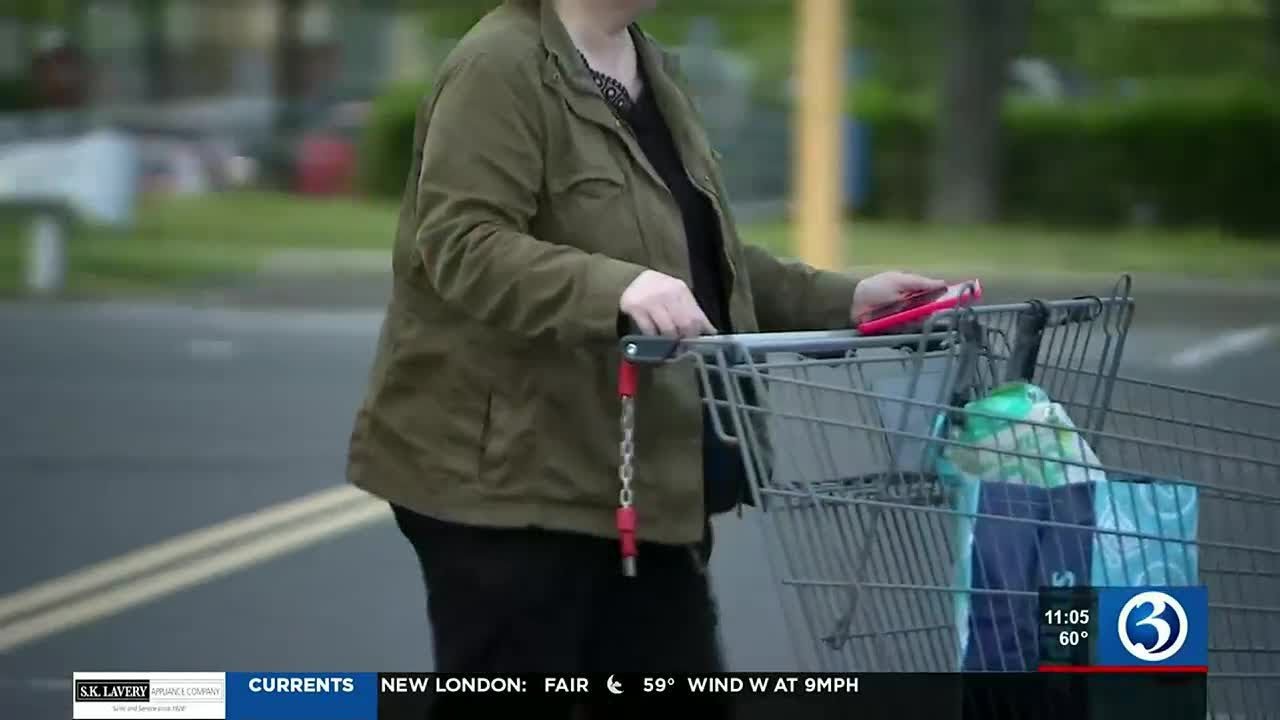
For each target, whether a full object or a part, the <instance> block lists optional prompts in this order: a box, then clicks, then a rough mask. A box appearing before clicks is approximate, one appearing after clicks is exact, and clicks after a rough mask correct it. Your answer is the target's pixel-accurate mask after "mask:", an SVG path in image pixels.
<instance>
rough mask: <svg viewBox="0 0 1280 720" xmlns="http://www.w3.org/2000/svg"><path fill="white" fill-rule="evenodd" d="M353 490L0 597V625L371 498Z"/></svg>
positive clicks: (245, 518)
mask: <svg viewBox="0 0 1280 720" xmlns="http://www.w3.org/2000/svg"><path fill="white" fill-rule="evenodd" d="M368 497H369V496H368V495H366V494H365V493H364V492H363V491H361V490H359V489H357V488H355V487H352V486H350V485H339V486H337V487H334V488H330V489H328V490H322V491H320V492H317V493H313V494H311V495H307V496H304V497H301V498H298V499H296V500H290V501H288V502H284V503H280V504H278V505H273V506H270V507H266V508H263V509H261V510H257V511H254V512H252V513H249V514H247V515H241V516H239V517H235V518H232V519H230V520H227V521H226V522H222V523H218V524H217V525H211V526H209V527H207V528H202V529H200V530H196V531H194V532H190V533H187V534H185V535H179V536H177V537H174V538H171V539H169V540H165V541H163V542H160V543H157V544H155V545H150V546H148V547H144V548H140V549H138V550H135V551H132V552H129V553H126V554H124V555H120V556H119V557H115V558H111V559H109V560H104V561H103V562H100V563H96V564H94V565H90V566H88V567H86V568H83V569H81V570H77V571H75V572H72V573H70V574H68V575H63V576H62V577H58V578H54V579H52V580H48V581H45V582H42V583H39V584H37V585H33V586H31V587H29V588H26V589H24V590H19V591H18V592H15V593H13V594H10V595H6V596H4V597H0V623H3V622H6V621H8V620H11V619H13V618H15V617H17V616H19V615H22V614H25V613H30V612H34V611H37V610H39V609H41V608H43V607H47V606H49V605H53V604H55V603H59V602H62V601H64V600H67V599H70V598H73V597H75V596H78V595H83V594H85V593H87V592H91V591H93V590H95V589H98V588H101V587H104V586H107V585H111V584H114V583H118V582H121V581H123V580H127V579H129V578H131V577H135V576H137V575H140V574H142V573H144V572H148V571H151V570H154V569H156V568H160V567H163V566H164V565H167V564H169V563H172V562H176V561H177V560H180V559H182V558H185V557H189V556H192V555H195V554H198V553H204V552H208V551H210V550H212V549H214V548H216V547H218V546H219V545H224V544H227V543H230V542H234V541H236V540H239V539H242V538H245V537H248V536H249V535H253V534H256V533H260V532H264V531H266V530H269V529H271V528H273V527H277V526H279V525H283V524H285V523H289V522H293V521H295V520H298V519H299V518H302V517H306V516H308V515H312V514H317V513H324V512H329V511H332V510H334V509H335V508H338V507H341V506H344V505H347V504H350V503H353V502H356V501H359V500H361V499H364V498H368Z"/></svg>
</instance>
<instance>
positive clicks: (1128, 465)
mask: <svg viewBox="0 0 1280 720" xmlns="http://www.w3.org/2000/svg"><path fill="white" fill-rule="evenodd" d="M1133 314H1134V302H1133V299H1132V297H1131V294H1130V284H1129V281H1128V279H1127V278H1125V279H1123V280H1122V281H1121V282H1120V283H1118V284H1117V286H1116V288H1115V289H1114V290H1113V291H1112V292H1111V293H1110V294H1109V295H1104V296H1101V297H1093V296H1091V297H1081V298H1073V299H1064V300H1053V301H1028V302H1024V303H1016V304H1001V305H980V304H976V303H973V302H965V303H962V304H961V306H959V307H957V308H955V309H953V310H949V311H945V312H942V313H938V314H936V315H935V316H933V317H932V318H930V319H928V320H927V321H926V322H925V323H924V324H923V325H922V326H920V327H918V328H915V329H913V330H912V331H911V332H909V333H904V334H899V335H892V336H859V335H858V334H857V333H855V332H852V331H850V332H802V333H759V334H741V335H734V336H720V337H708V338H701V339H697V340H689V341H682V342H679V343H674V342H671V341H666V340H662V339H660V338H649V337H640V336H631V337H627V338H625V339H624V340H623V345H622V351H623V358H624V360H623V365H624V369H627V368H637V367H644V366H646V365H669V364H679V363H686V362H687V363H690V364H691V367H692V368H693V370H694V372H696V373H697V375H698V377H699V378H700V379H701V387H702V394H703V399H704V402H705V403H707V404H708V405H709V406H711V408H712V409H713V410H714V412H713V413H712V419H713V421H714V425H715V429H716V432H717V433H718V434H719V435H720V436H721V439H722V440H724V441H725V442H728V443H730V444H732V445H734V446H736V447H737V448H739V449H740V451H741V457H742V461H743V464H744V466H745V468H746V471H747V477H748V481H749V485H750V490H751V501H752V503H753V504H754V505H755V507H756V510H757V511H758V512H754V513H753V517H755V518H758V519H759V521H760V522H761V524H762V526H763V531H764V533H765V540H766V545H767V547H768V550H769V553H770V558H769V559H770V567H771V569H772V572H773V579H774V580H775V581H776V583H777V585H778V586H779V588H780V591H781V595H782V597H781V600H782V605H783V609H784V612H785V614H786V619H787V622H788V626H789V630H790V636H791V639H792V642H793V644H794V651H795V654H796V657H797V658H798V660H799V664H800V666H801V668H802V669H806V670H818V671H839V672H846V671H847V672H858V671H872V670H874V671H889V672H894V671H896V672H954V671H958V670H964V669H974V668H975V667H977V668H979V669H982V670H996V671H1001V670H1003V671H1025V670H1035V669H1036V668H1035V663H1036V657H1037V648H1036V647H1035V645H1036V643H1037V642H1038V638H1037V637H1036V636H1035V629H1034V628H1032V629H1031V633H1032V634H1030V635H1027V634H1026V632H1025V631H1026V628H1021V629H1019V631H1018V632H1014V631H1013V629H1009V628H1006V629H1007V630H1010V634H1008V635H1005V636H1002V637H1001V638H1000V639H999V641H998V642H995V643H992V642H987V641H983V640H982V639H981V638H975V637H973V636H972V633H971V631H970V629H969V628H968V625H967V620H966V618H968V617H971V616H972V614H973V612H974V607H975V606H977V605H979V604H981V605H983V606H984V607H985V608H987V609H988V610H990V611H991V612H989V613H988V614H987V616H986V617H987V620H988V622H994V623H997V624H998V623H999V621H1000V618H1002V617H1004V618H1008V617H1013V616H1014V615H1016V614H1017V613H1018V612H1025V611H1026V608H1027V607H1028V604H1030V607H1033V608H1034V607H1036V605H1035V604H1036V602H1037V597H1038V591H1039V589H1040V588H1039V586H1041V585H1052V584H1060V585H1073V584H1090V581H1089V578H1085V579H1084V581H1081V579H1080V578H1078V577H1072V573H1064V574H1065V575H1067V577H1064V578H1058V577H1053V578H1043V577H1042V578H1032V580H1030V581H1025V582H1024V583H1023V586H1017V585H1018V584H1017V583H1010V582H1003V579H1002V578H995V581H994V582H985V584H984V583H979V584H978V585H975V583H974V582H973V577H974V576H975V575H976V574H981V572H980V573H974V572H973V571H972V567H973V564H974V562H975V556H974V546H973V542H974V541H973V538H974V534H975V530H974V528H975V526H976V524H977V523H979V522H986V523H988V525H987V526H984V527H988V528H989V527H991V523H993V522H999V523H1001V524H1002V525H1003V526H1004V528H1005V529H1004V530H1002V531H1001V532H1007V533H1008V535H1007V537H1008V538H1010V539H1017V538H1020V539H1018V540H1016V541H1010V542H1005V543H997V545H996V547H994V548H992V547H990V546H989V545H990V544H989V543H988V547H986V548H985V552H986V555H987V556H986V558H985V561H986V562H989V563H991V562H994V564H995V565H997V566H999V565H1001V564H1004V565H1010V564H1015V565H1016V564H1019V563H1023V564H1025V560H1026V557H1027V553H1028V552H1030V553H1033V554H1035V555H1036V556H1049V555H1052V554H1053V553H1054V552H1057V553H1060V554H1061V553H1064V552H1067V551H1064V550H1063V549H1062V547H1059V548H1057V549H1056V550H1055V548H1053V547H1050V545H1052V544H1053V543H1058V544H1060V545H1061V543H1062V542H1063V540H1062V538H1064V537H1070V536H1071V533H1072V531H1077V532H1076V537H1077V542H1078V541H1079V537H1088V538H1090V541H1089V542H1090V548H1089V550H1090V552H1092V553H1093V554H1094V558H1095V560H1097V559H1098V558H1103V560H1098V561H1097V562H1092V561H1091V563H1090V567H1089V569H1088V570H1087V571H1086V572H1092V573H1093V577H1092V584H1105V585H1120V586H1137V585H1144V584H1151V585H1169V586H1177V585H1206V586H1207V587H1208V590H1209V595H1210V625H1211V627H1210V632H1209V645H1210V655H1209V668H1210V698H1209V702H1210V716H1211V717H1214V718H1228V717H1231V718H1236V717H1261V716H1264V715H1267V714H1269V713H1272V712H1275V709H1276V708H1280V527H1278V521H1280V406H1277V405H1274V404H1268V403H1264V402H1255V401H1250V400H1246V399H1240V398H1233V397H1226V396H1222V395H1217V394H1212V393H1208V392H1202V391H1199V390H1192V389H1185V388H1179V387H1172V386H1169V385H1163V384H1158V383H1155V382H1146V381H1142V380H1138V379H1133V378H1129V377H1126V376H1123V375H1121V374H1120V372H1119V370H1120V365H1121V358H1122V356H1123V354H1124V348H1125V342H1126V339H1127V336H1128V331H1129V328H1130V326H1131V323H1132V319H1133ZM626 374H628V373H624V375H626ZM1019 380H1023V381H1029V382H1031V383H1033V384H1034V386H1035V387H1038V388H1042V389H1043V390H1044V391H1045V392H1046V393H1047V395H1048V396H1049V397H1050V398H1051V399H1052V401H1053V402H1054V403H1057V405H1058V406H1059V408H1060V409H1061V410H1063V411H1065V413H1066V414H1067V416H1068V417H1069V420H1070V422H1071V423H1073V424H1074V426H1075V429H1074V430H1073V431H1070V432H1062V431H1060V430H1061V428H1060V426H1059V424H1058V423H1057V422H1056V421H1055V422H1049V421H1034V420H1026V421H1008V420H1001V418H1002V417H1003V416H1000V415H991V414H984V413H983V412H980V411H978V410H975V409H974V407H975V405H972V404H971V403H975V401H977V400H980V399H982V398H984V397H988V396H989V394H990V393H992V392H993V391H994V390H996V389H998V388H1000V387H1008V385H1007V383H1010V382H1014V381H1019ZM626 385H627V391H628V392H627V393H625V394H628V395H629V394H630V393H633V392H643V388H639V389H638V390H637V389H636V388H634V387H632V385H633V384H632V383H631V382H630V381H628V382H627V383H626ZM631 408H632V406H631V404H630V402H628V403H626V404H624V426H625V427H627V428H630V427H632V425H633V423H632V422H628V418H627V417H626V416H627V415H628V414H629V413H631V412H633V410H632V409H631ZM630 420H632V421H634V418H630ZM983 421H999V424H997V425H994V426H992V425H990V424H988V427H996V428H998V429H999V432H997V433H995V434H994V435H991V436H989V437H988V438H987V439H986V440H985V441H983V442H978V441H976V440H966V437H967V436H966V434H965V432H962V430H964V429H965V428H970V429H971V428H972V427H974V426H975V425H974V424H975V423H982V422H983ZM1001 433H1008V437H1009V438H1012V439H1011V440H1010V441H1009V442H1001V441H996V442H992V440H991V438H993V437H994V438H996V439H997V440H998V439H999V438H1000V437H1002V435H1001ZM1046 438H1047V439H1048V441H1046ZM643 442H644V440H643V438H642V437H633V436H632V435H631V434H630V432H628V435H627V442H626V443H624V444H625V445H626V451H627V452H630V451H631V449H632V443H635V444H639V445H642V444H643ZM975 458H978V459H979V462H978V467H979V468H980V469H981V468H982V467H986V468H987V469H988V470H989V469H990V468H992V467H995V468H996V469H997V471H1000V470H1001V469H1003V471H1005V472H1011V473H1012V475H1013V476H1017V477H1022V478H1024V479H1025V478H1027V477H1040V478H1041V479H1044V478H1045V477H1047V476H1049V475H1053V474H1054V473H1057V475H1056V477H1058V479H1060V480H1061V479H1063V478H1066V481H1067V484H1068V485H1072V484H1073V483H1071V482H1070V480H1072V479H1077V480H1078V479H1083V480H1089V481H1094V482H1093V483H1084V484H1092V485H1094V489H1093V490H1092V491H1091V492H1093V493H1094V494H1096V495H1097V496H1099V497H1101V496H1103V495H1105V496H1106V500H1105V501H1103V500H1100V499H1098V498H1097V497H1095V498H1093V501H1092V505H1091V507H1092V512H1091V514H1090V517H1088V518H1084V517H1081V516H1080V514H1079V513H1076V514H1075V515H1072V514H1071V513H1070V512H1066V511H1063V512H1061V514H1059V515H1055V511H1060V510H1062V508H1061V507H1057V506H1056V505H1055V503H1052V502H1051V503H1049V504H1048V508H1047V510H1044V509H1043V508H1042V509H1041V510H1042V511H1041V512H1039V514H1033V513H1025V514H1023V515H1022V516H1019V515H1018V513H1012V514H1010V513H1004V512H1000V513H996V512H994V511H992V510H991V509H990V508H987V507H984V508H983V509H981V510H979V508H978V507H976V506H975V505H974V503H973V497H972V495H973V487H972V485H966V484H965V483H963V482H956V480H955V478H956V476H955V475H954V474H950V475H949V474H948V473H947V472H942V471H941V470H940V468H944V467H951V468H953V469H954V467H955V466H956V464H957V463H958V464H963V463H964V462H965V461H966V459H967V460H968V461H973V460H974V459H975ZM947 463H949V464H947ZM624 465H627V466H628V467H629V464H628V463H625V462H624ZM623 475H624V477H623V481H624V485H627V484H628V483H629V480H630V478H629V476H628V475H627V473H626V472H624V473H623ZM1170 493H1171V494H1170ZM629 496H630V488H629V486H628V487H625V488H624V500H625V501H626V503H629V502H630V500H631V498H630V497H629ZM1188 500H1193V501H1194V503H1195V508H1194V512H1186V511H1185V508H1184V507H1183V506H1184V505H1185V504H1186V502H1187V501H1188ZM1170 502H1173V503H1174V504H1175V510H1177V509H1179V508H1181V509H1182V510H1183V512H1173V513H1172V519H1170V517H1169V513H1168V511H1169V507H1168V506H1169V503H1170ZM1162 503H1163V504H1162ZM1139 505H1142V506H1143V507H1146V505H1150V507H1149V508H1147V510H1150V512H1149V513H1147V514H1146V515H1141V516H1139V514H1138V511H1137V510H1135V508H1137V507H1138V506H1139ZM1144 512H1145V510H1144ZM1050 530H1056V532H1050ZM1081 533H1083V535H1081ZM1069 544H1070V543H1068V545H1069ZM993 552H994V553H995V555H994V556H993V555H992V553H993ZM1000 553H1006V556H1005V557H1001V556H1000ZM1010 554H1012V555H1018V557H1014V558H1010V557H1009V556H1008V555H1010ZM1019 558H1021V559H1019ZM640 571H641V572H643V569H641V570H640ZM1099 571H1101V572H1102V573H1103V574H1104V577H1101V578H1099V577H1098V572H1099ZM982 572H986V573H987V575H991V574H992V572H991V571H982ZM1108 572H1109V573H1110V576H1105V575H1106V573H1108ZM997 574H998V573H997ZM987 580H988V581H990V580H991V578H990V577H988V578H987ZM1006 606H1007V608H1006ZM1032 612H1034V610H1033V611H1032ZM1011 613H1012V614H1011ZM996 630H1000V628H998V627H997V628H996ZM984 653H989V654H990V655H991V656H990V657H983V655H984Z"/></svg>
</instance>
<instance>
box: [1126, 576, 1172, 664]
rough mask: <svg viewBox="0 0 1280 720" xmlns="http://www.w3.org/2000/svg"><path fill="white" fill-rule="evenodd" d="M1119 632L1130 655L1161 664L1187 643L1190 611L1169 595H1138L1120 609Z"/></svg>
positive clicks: (1152, 593)
mask: <svg viewBox="0 0 1280 720" xmlns="http://www.w3.org/2000/svg"><path fill="white" fill-rule="evenodd" d="M1116 631H1117V632H1119V633H1120V644H1121V645H1124V649H1125V650H1128V651H1129V654H1130V655H1132V656H1134V657H1135V658H1137V659H1139V660H1141V661H1143V662H1153V663H1154V662H1160V661H1161V660H1167V659H1168V658H1171V657H1173V656H1174V655H1175V654H1176V653H1177V652H1178V651H1179V650H1181V649H1182V646H1183V644H1184V643H1186V642H1187V611H1186V610H1185V609H1183V607H1182V603H1180V602H1178V601H1177V600H1175V599H1174V598H1173V596H1171V595H1169V594H1168V593H1165V592H1161V591H1159V590H1149V591H1147V592H1144V593H1138V594H1137V595H1134V596H1133V597H1131V598H1129V602H1127V603H1125V604H1124V607H1122V608H1120V620H1119V621H1118V622H1117V623H1116Z"/></svg>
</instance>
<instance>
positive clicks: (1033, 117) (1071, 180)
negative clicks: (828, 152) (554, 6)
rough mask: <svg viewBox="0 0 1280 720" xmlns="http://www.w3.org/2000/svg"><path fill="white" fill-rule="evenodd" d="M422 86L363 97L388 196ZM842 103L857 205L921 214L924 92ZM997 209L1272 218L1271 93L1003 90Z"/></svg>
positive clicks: (1277, 137) (368, 173)
mask: <svg viewBox="0 0 1280 720" xmlns="http://www.w3.org/2000/svg"><path fill="white" fill-rule="evenodd" d="M427 92H428V88H427V86H426V85H425V84H423V83H419V84H413V85H406V86H402V87H400V88H397V89H395V90H393V91H392V92H389V93H387V94H386V95H384V96H383V97H382V98H380V99H379V100H378V102H377V103H376V104H375V107H374V111H373V115H372V120H371V122H370V124H369V129H368V132H367V136H366V138H365V142H364V148H363V152H362V153H361V155H362V173H361V176H362V183H361V184H362V187H363V189H364V190H365V191H366V192H367V193H370V194H373V195H379V196H386V197H393V198H394V197H399V195H400V194H401V193H402V192H403V190H404V186H405V180H406V178H407V175H408V172H409V167H410V163H411V161H412V158H413V147H412V144H413V128H414V121H415V119H416V112H417V109H418V107H419V105H420V104H421V102H422V100H423V98H424V96H425V94H426V93H427ZM853 112H854V113H855V114H856V115H857V116H858V117H860V118H861V119H862V120H864V121H865V122H867V123H868V124H869V125H870V126H871V130H872V145H873V150H872V176H873V177H872V192H871V196H870V198H869V203H870V205H869V207H867V208H866V209H865V211H864V212H865V214H867V215H870V216H873V217H885V218H911V219H916V218H921V217H923V215H924V211H925V205H926V197H927V193H928V186H929V183H928V179H929V170H930V162H931V148H932V139H933V136H934V132H935V124H936V117H937V116H936V113H935V112H934V108H933V103H932V100H931V99H930V98H927V97H922V96H902V95H897V94H892V93H889V92H886V91H884V90H878V89H874V88H872V89H865V90H863V91H860V92H859V93H858V95H857V96H856V97H855V98H854V99H853ZM1004 118H1005V144H1004V161H1003V167H1002V178H1001V192H1000V196H1001V204H1002V217H1003V219H1005V220H1011V221H1019V222H1033V223H1045V224H1055V225H1073V224H1087V225H1112V224H1119V223H1126V222H1128V221H1129V220H1130V218H1131V215H1132V213H1133V211H1134V208H1135V207H1139V206H1148V207H1151V208H1153V209H1154V210H1155V211H1156V213H1157V217H1158V220H1159V222H1161V223H1163V224H1168V225H1210V226H1219V227H1222V228H1224V229H1229V230H1233V231H1238V232H1260V231H1276V230H1280V202H1277V201H1276V194H1275V188H1276V187H1277V186H1280V98H1278V97H1277V96H1276V94H1275V93H1274V91H1268V90H1258V89H1247V88H1246V89H1230V90H1214V91H1195V92H1191V91H1183V92H1161V93H1159V94H1149V95H1145V96H1142V97H1140V98H1138V99H1131V100H1127V101H1115V100H1109V101H1105V102H1103V101H1099V102H1082V103H1074V104H1064V105H1051V104H1036V103H1027V102H1010V103H1009V104H1008V105H1007V107H1006V109H1005V113H1004Z"/></svg>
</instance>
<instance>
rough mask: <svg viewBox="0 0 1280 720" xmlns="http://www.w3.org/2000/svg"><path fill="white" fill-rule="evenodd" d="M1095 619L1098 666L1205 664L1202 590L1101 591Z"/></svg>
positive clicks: (1196, 666) (1205, 605)
mask: <svg viewBox="0 0 1280 720" xmlns="http://www.w3.org/2000/svg"><path fill="white" fill-rule="evenodd" d="M1098 616H1099V617H1098V620H1099V629H1101V630H1102V631H1103V632H1102V637H1101V638H1099V642H1098V645H1097V649H1098V664H1100V665H1121V666H1138V667H1142V666H1149V665H1172V666H1179V667H1185V668H1187V669H1188V670H1191V669H1201V668H1203V667H1204V666H1206V665H1207V664H1208V655H1209V628H1208V625H1209V599H1208V593H1207V592H1206V591H1205V588H1203V587H1160V588H1155V587H1148V588H1103V589H1101V590H1099V592H1098ZM1108 628H1115V632H1114V634H1112V633H1110V632H1107V629H1108Z"/></svg>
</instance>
